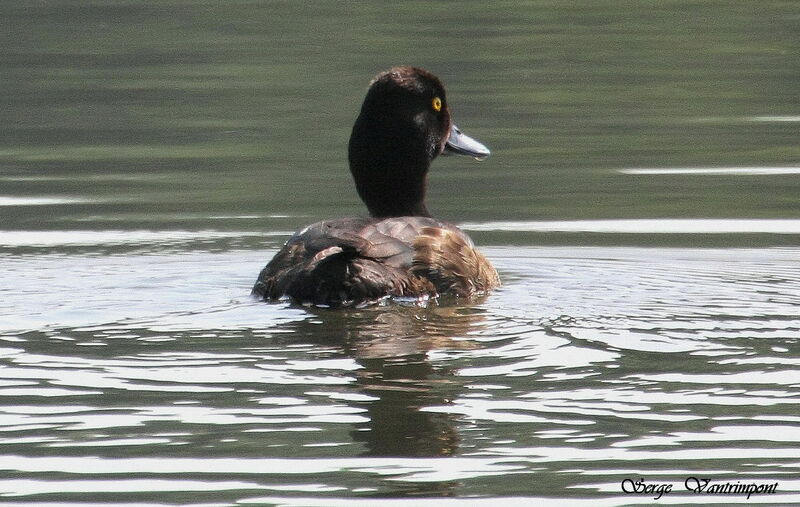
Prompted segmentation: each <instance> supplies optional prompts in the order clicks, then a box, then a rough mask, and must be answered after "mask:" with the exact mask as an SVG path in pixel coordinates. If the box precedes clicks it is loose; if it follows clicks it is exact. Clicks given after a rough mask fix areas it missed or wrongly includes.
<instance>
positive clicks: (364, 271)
mask: <svg viewBox="0 0 800 507" xmlns="http://www.w3.org/2000/svg"><path fill="white" fill-rule="evenodd" d="M441 153H458V154H464V155H470V156H472V157H474V158H478V159H481V158H485V157H486V156H488V155H489V150H488V149H486V147H485V146H483V145H482V144H480V143H478V142H477V141H475V140H473V139H471V138H469V137H467V136H465V135H464V134H462V133H461V132H460V131H459V130H458V129H457V128H456V127H455V125H453V123H452V120H451V118H450V111H449V108H448V105H447V99H446V96H445V90H444V87H443V86H442V83H441V82H440V81H439V79H437V78H436V77H435V76H434V75H432V74H431V73H429V72H427V71H425V70H422V69H419V68H415V67H395V68H393V69H390V70H388V71H386V72H383V73H381V74H379V75H378V76H377V77H376V78H375V79H374V80H373V81H372V83H371V85H370V87H369V90H368V91H367V96H366V98H365V99H364V104H363V105H362V107H361V113H360V114H359V116H358V118H357V119H356V122H355V125H354V126H353V133H352V135H351V137H350V145H349V159H350V171H351V173H352V174H353V179H354V180H355V183H356V189H357V190H358V194H359V196H360V197H361V199H362V200H363V201H364V203H365V204H366V205H367V208H368V209H369V212H370V215H371V218H342V219H337V220H325V221H322V222H317V223H315V224H312V225H309V226H308V227H306V228H305V229H303V230H302V231H300V232H298V233H297V234H295V235H294V236H292V238H290V239H289V241H287V242H286V244H285V245H284V246H283V248H282V249H281V250H280V251H279V252H278V253H277V254H276V255H275V257H274V258H273V259H272V260H271V261H270V262H269V264H267V266H266V267H265V268H264V269H263V270H262V271H261V273H260V274H259V276H258V281H257V282H256V284H255V286H254V287H253V294H255V295H257V296H259V297H261V298H264V299H266V300H277V299H281V298H287V297H288V298H290V299H291V300H293V301H295V302H298V303H302V304H314V305H318V306H349V305H358V304H364V303H369V302H373V301H377V300H379V299H381V298H384V297H386V296H397V297H413V298H421V297H425V296H434V297H435V296H438V295H447V294H449V295H456V296H471V295H474V294H478V293H482V292H485V291H487V290H490V289H492V288H494V287H497V286H498V285H500V279H499V277H498V275H497V271H495V269H494V268H493V267H492V265H491V264H490V263H489V261H487V260H486V258H485V257H484V256H483V255H481V254H480V253H479V252H478V251H477V250H475V248H474V245H473V244H472V240H470V238H469V236H467V235H466V234H464V233H463V232H462V231H461V230H459V229H458V228H457V227H456V226H455V225H453V224H450V223H447V222H442V221H440V220H436V219H434V218H431V217H430V214H429V213H428V209H427V207H426V206H425V187H426V183H427V174H428V169H429V167H430V163H431V161H432V160H433V159H434V158H436V157H437V156H438V155H439V154H441Z"/></svg>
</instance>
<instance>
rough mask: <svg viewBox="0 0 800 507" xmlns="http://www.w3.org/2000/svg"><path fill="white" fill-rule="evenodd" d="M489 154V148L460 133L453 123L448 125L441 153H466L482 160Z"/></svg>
mask: <svg viewBox="0 0 800 507" xmlns="http://www.w3.org/2000/svg"><path fill="white" fill-rule="evenodd" d="M490 154H491V152H490V151H489V148H487V147H486V146H484V145H482V144H481V143H479V142H478V141H476V140H475V139H473V138H471V137H469V136H468V135H466V134H464V133H462V132H461V131H460V130H458V127H456V126H455V124H454V125H452V126H451V127H450V135H449V136H448V138H447V143H445V145H444V150H442V155H467V156H468V157H472V158H474V159H475V160H483V159H485V158H486V157H488V156H489V155H490Z"/></svg>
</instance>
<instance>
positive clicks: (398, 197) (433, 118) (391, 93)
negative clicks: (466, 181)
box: [348, 67, 489, 217]
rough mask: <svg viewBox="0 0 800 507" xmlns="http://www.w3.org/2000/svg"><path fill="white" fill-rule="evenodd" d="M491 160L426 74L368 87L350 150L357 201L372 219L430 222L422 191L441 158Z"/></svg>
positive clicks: (402, 75) (406, 72)
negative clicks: (461, 126) (460, 124)
mask: <svg viewBox="0 0 800 507" xmlns="http://www.w3.org/2000/svg"><path fill="white" fill-rule="evenodd" d="M443 153H444V154H459V155H468V156H471V157H473V158H476V159H479V160H480V159H483V158H486V157H487V156H489V149H488V148H486V146H484V145H482V144H481V143H479V142H478V141H476V140H474V139H472V138H470V137H469V136H467V135H465V134H463V133H462V132H461V131H460V130H459V129H458V128H457V127H456V126H455V124H454V123H453V121H452V119H451V118H450V109H449V107H448V103H447V96H446V94H445V90H444V86H443V85H442V83H441V81H439V79H438V78H437V77H436V76H434V75H433V74H431V73H430V72H428V71H426V70H423V69H419V68H416V67H394V68H392V69H390V70H388V71H386V72H382V73H381V74H378V76H377V77H375V79H374V80H373V81H372V83H371V84H370V87H369V90H368V91H367V96H366V98H365V99H364V104H363V105H362V106H361V112H360V114H359V115H358V118H357V119H356V122H355V125H354V126H353V133H352V135H351V136H350V144H349V149H348V154H349V159H350V172H351V173H352V174H353V179H354V180H355V183H356V189H357V190H358V195H359V196H360V197H361V199H362V200H363V201H364V203H365V204H366V205H367V208H368V209H369V212H370V214H371V215H372V216H374V217H391V216H430V214H429V213H428V209H427V208H426V207H425V187H426V184H427V174H428V169H429V168H430V164H431V161H432V160H433V159H434V158H436V157H437V156H438V155H440V154H443Z"/></svg>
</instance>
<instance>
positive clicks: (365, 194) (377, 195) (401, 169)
mask: <svg viewBox="0 0 800 507" xmlns="http://www.w3.org/2000/svg"><path fill="white" fill-rule="evenodd" d="M421 145H423V146H424V142H423V143H420V141H419V140H418V139H415V136H414V135H413V134H411V133H410V132H408V131H406V132H387V131H386V129H385V128H380V126H376V125H375V124H372V125H369V124H367V123H366V122H356V125H355V127H354V128H353V135H352V137H351V138H350V146H349V158H350V172H351V173H352V174H353V179H354V180H355V183H356V189H357V190H358V195H359V196H360V197H361V200H362V201H364V204H366V205H367V209H368V210H369V213H370V215H372V216H373V217H398V216H425V217H427V216H430V213H429V212H428V208H427V207H426V206H425V189H426V187H427V179H428V168H429V167H430V163H431V156H430V154H429V153H428V152H427V151H425V150H420V148H419V147H420V146H421Z"/></svg>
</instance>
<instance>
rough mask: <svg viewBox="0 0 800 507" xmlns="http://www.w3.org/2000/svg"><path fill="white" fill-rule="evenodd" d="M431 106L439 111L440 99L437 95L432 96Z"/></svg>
mask: <svg viewBox="0 0 800 507" xmlns="http://www.w3.org/2000/svg"><path fill="white" fill-rule="evenodd" d="M431 107H432V108H433V110H434V111H436V112H437V113H438V112H439V111H441V110H442V99H440V98H439V97H434V98H433V100H432V101H431Z"/></svg>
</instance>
